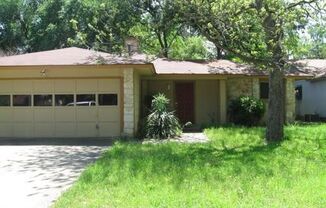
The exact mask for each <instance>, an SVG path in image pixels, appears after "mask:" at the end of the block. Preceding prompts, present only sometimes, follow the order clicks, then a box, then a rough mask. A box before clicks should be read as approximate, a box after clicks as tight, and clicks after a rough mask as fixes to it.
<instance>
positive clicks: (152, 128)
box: [145, 94, 181, 139]
mask: <svg viewBox="0 0 326 208" xmlns="http://www.w3.org/2000/svg"><path fill="white" fill-rule="evenodd" d="M169 102H170V100H169V99H168V98H167V97H166V96H165V95H164V94H157V95H155V96H154V97H153V100H152V105H151V110H150V114H149V115H148V116H147V119H146V127H145V130H146V137H147V138H157V139H166V138H172V137H176V136H178V135H180V133H181V126H180V123H179V120H178V118H177V117H176V116H175V115H174V111H169V110H168V104H169Z"/></svg>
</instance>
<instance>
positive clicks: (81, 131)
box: [76, 122, 98, 137]
mask: <svg viewBox="0 0 326 208" xmlns="http://www.w3.org/2000/svg"><path fill="white" fill-rule="evenodd" d="M76 130H77V136H79V137H97V131H98V130H97V129H96V124H95V123H93V122H85V123H77V129H76Z"/></svg>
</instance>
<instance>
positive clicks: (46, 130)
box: [34, 122, 54, 137]
mask: <svg viewBox="0 0 326 208" xmlns="http://www.w3.org/2000/svg"><path fill="white" fill-rule="evenodd" d="M34 136H35V137H53V136H54V125H53V123H48V122H42V123H38V122H37V123H34Z"/></svg>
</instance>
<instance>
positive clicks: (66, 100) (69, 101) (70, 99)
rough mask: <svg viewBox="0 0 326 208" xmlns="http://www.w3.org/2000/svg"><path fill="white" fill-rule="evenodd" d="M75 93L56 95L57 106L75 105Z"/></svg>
mask: <svg viewBox="0 0 326 208" xmlns="http://www.w3.org/2000/svg"><path fill="white" fill-rule="evenodd" d="M73 105H74V95H55V106H73Z"/></svg>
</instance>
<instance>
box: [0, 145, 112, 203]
mask: <svg viewBox="0 0 326 208" xmlns="http://www.w3.org/2000/svg"><path fill="white" fill-rule="evenodd" d="M111 143H112V142H111V140H106V141H99V140H96V141H95V142H94V141H92V140H76V141H75V140H73V141H72V140H61V141H58V140H48V141H42V140H30V141H28V140H23V141H10V140H2V141H1V140H0V207H3V208H15V207H19V208H21V207H24V208H46V207H49V206H50V205H51V204H52V203H53V201H54V200H55V199H57V198H58V197H59V196H60V194H61V193H62V192H63V191H65V190H66V189H67V188H69V187H70V186H71V184H72V183H73V182H74V181H75V180H76V179H77V178H78V177H79V175H80V173H81V172H82V171H83V170H84V169H85V167H87V165H89V164H90V163H91V162H93V161H95V160H96V159H97V158H98V157H99V156H100V155H101V153H102V152H103V151H104V150H106V149H107V148H108V146H109V145H110V144H111ZM27 144H28V145H27ZM72 144H74V145H72Z"/></svg>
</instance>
